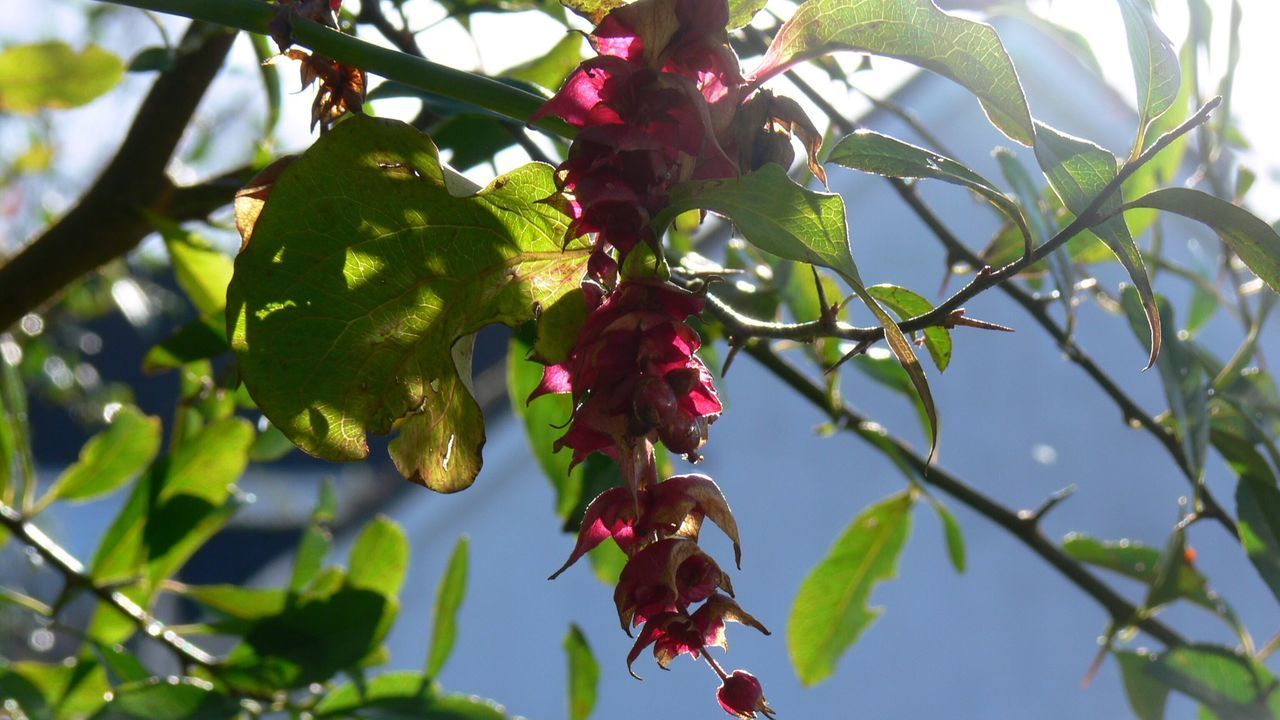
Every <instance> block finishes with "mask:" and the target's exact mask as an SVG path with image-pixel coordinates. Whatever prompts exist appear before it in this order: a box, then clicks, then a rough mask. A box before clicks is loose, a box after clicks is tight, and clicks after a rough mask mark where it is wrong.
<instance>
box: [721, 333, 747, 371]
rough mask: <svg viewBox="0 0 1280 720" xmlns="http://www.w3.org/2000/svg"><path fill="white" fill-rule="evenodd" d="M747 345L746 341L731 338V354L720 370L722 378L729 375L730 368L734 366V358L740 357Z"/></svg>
mask: <svg viewBox="0 0 1280 720" xmlns="http://www.w3.org/2000/svg"><path fill="white" fill-rule="evenodd" d="M746 344H747V343H746V341H745V340H742V341H740V340H738V339H737V338H735V337H733V336H730V337H729V353H728V354H727V355H725V358H724V367H722V368H720V377H721V378H723V377H724V376H725V375H727V374H728V373H729V366H730V365H732V364H733V360H734V358H736V357H738V353H739V352H742V348H743V347H745V346H746Z"/></svg>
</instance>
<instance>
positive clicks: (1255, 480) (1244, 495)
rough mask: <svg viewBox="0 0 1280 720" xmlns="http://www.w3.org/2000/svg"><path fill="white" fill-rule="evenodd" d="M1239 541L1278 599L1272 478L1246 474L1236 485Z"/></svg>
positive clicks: (1278, 508)
mask: <svg viewBox="0 0 1280 720" xmlns="http://www.w3.org/2000/svg"><path fill="white" fill-rule="evenodd" d="M1236 511H1237V513H1238V514H1239V516H1240V520H1239V525H1238V526H1239V530H1240V542H1241V543H1242V544H1243V545H1244V549H1245V552H1247V553H1248V554H1249V560H1250V561H1251V562H1252V563H1253V566H1254V567H1255V568H1257V570H1258V574H1259V575H1261V576H1262V579H1263V580H1264V581H1265V582H1266V584H1267V587H1269V588H1271V592H1272V593H1274V594H1275V596H1276V598H1277V599H1280V489H1277V488H1276V485H1275V483H1274V478H1264V477H1262V476H1261V475H1258V474H1256V473H1246V474H1244V475H1242V476H1241V477H1240V483H1239V484H1238V485H1237V486H1236Z"/></svg>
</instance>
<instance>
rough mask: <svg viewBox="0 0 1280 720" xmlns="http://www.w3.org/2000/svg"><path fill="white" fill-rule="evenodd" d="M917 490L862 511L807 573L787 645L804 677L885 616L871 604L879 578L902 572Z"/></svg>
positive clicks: (823, 672) (815, 675) (829, 668)
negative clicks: (901, 556)
mask: <svg viewBox="0 0 1280 720" xmlns="http://www.w3.org/2000/svg"><path fill="white" fill-rule="evenodd" d="M913 504H914V499H913V496H912V495H911V493H902V494H900V495H895V496H893V497H891V498H889V499H887V500H884V501H881V502H880V503H878V504H876V505H873V506H872V507H870V508H868V509H867V510H866V511H865V512H863V513H862V514H861V515H859V516H858V518H857V520H855V521H854V523H853V525H851V526H849V528H848V529H847V530H845V532H844V534H843V535H841V536H840V539H839V540H836V544H835V546H833V547H832V548H831V552H830V553H828V554H827V556H826V557H825V558H823V560H822V562H821V563H819V564H818V566H817V567H816V568H814V569H813V572H811V573H809V577H807V578H805V581H804V584H803V585H801V586H800V592H799V593H798V594H797V595H796V600H795V604H794V605H793V606H792V608H791V618H790V620H789V621H788V623H787V647H788V648H789V649H790V651H791V663H792V665H793V666H795V669H796V674H797V675H798V676H799V677H800V682H802V683H804V684H805V685H814V684H816V683H819V682H821V681H823V680H825V679H826V678H827V677H829V676H830V675H831V673H833V672H834V671H835V668H836V663H837V661H838V660H839V659H840V656H841V655H843V654H844V652H845V651H846V650H848V649H849V647H850V646H852V645H853V643H855V642H857V640H858V637H859V636H861V635H862V633H863V631H864V630H866V629H867V627H869V626H870V625H871V623H872V622H874V621H875V619H876V618H877V617H879V616H880V613H881V610H880V609H879V608H872V607H868V606H867V600H868V599H869V598H870V596H871V591H872V589H873V588H874V587H875V586H876V584H877V583H879V582H881V581H883V580H887V579H889V578H891V577H893V576H894V574H895V573H897V567H898V555H899V554H900V553H901V552H902V546H903V544H904V543H905V542H906V539H907V535H908V534H910V530H911V506H912V505H913Z"/></svg>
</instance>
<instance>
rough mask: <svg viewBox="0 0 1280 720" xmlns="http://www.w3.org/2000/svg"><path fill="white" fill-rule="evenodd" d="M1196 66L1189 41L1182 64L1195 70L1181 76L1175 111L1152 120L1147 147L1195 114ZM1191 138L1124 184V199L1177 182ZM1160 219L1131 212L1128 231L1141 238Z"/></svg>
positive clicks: (1161, 154) (1144, 211)
mask: <svg viewBox="0 0 1280 720" xmlns="http://www.w3.org/2000/svg"><path fill="white" fill-rule="evenodd" d="M1196 62H1197V60H1196V57H1195V44H1194V43H1193V42H1191V41H1190V40H1188V41H1187V42H1186V43H1185V44H1184V45H1183V46H1182V53H1181V54H1180V55H1179V64H1180V65H1181V66H1182V67H1183V68H1192V69H1191V70H1189V71H1187V72H1184V73H1183V74H1182V83H1181V86H1180V87H1179V88H1178V96H1177V97H1176V98H1174V100H1173V105H1172V107H1170V108H1169V109H1168V110H1166V111H1165V112H1164V113H1163V114H1161V115H1160V117H1158V118H1155V119H1154V120H1152V121H1151V125H1150V126H1148V127H1147V135H1146V138H1145V140H1144V142H1145V143H1146V145H1147V147H1150V146H1151V143H1153V142H1155V140H1156V139H1157V138H1159V137H1160V136H1161V135H1164V134H1165V133H1167V132H1169V131H1170V130H1173V129H1174V128H1176V127H1178V126H1179V125H1181V124H1182V123H1183V122H1185V121H1186V119H1187V118H1188V117H1190V116H1191V113H1192V112H1194V111H1195V107H1194V105H1193V103H1194V102H1195V98H1196V73H1195V71H1194V67H1195V64H1196ZM1189 138H1190V134H1187V135H1182V136H1180V137H1178V138H1177V139H1176V140H1174V141H1173V142H1171V143H1169V144H1168V145H1166V146H1165V148H1164V149H1163V150H1161V151H1160V152H1159V153H1157V154H1156V156H1155V157H1153V158H1151V159H1150V160H1148V161H1147V162H1146V163H1144V164H1143V165H1142V167H1140V168H1138V169H1137V170H1135V171H1134V173H1133V175H1131V176H1129V179H1128V180H1126V181H1125V183H1124V196H1125V198H1126V199H1132V198H1139V197H1142V196H1143V195H1146V194H1147V193H1149V192H1151V191H1152V190H1155V189H1156V188H1158V187H1161V186H1164V185H1169V184H1171V183H1173V182H1175V181H1176V180H1177V178H1178V174H1179V172H1181V170H1182V161H1183V159H1184V158H1185V157H1186V154H1187V145H1188V143H1189V142H1190V139H1189ZM1143 149H1146V148H1143ZM1159 215H1160V213H1158V212H1156V211H1154V210H1147V209H1141V210H1131V211H1129V212H1126V213H1125V214H1124V219H1125V222H1126V223H1128V225H1129V231H1130V232H1131V233H1133V236H1134V237H1139V236H1141V235H1142V234H1143V233H1144V232H1146V231H1147V230H1149V229H1150V228H1151V226H1152V225H1154V224H1155V221H1156V218H1157V217H1159Z"/></svg>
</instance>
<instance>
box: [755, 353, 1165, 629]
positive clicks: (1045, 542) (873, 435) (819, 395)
mask: <svg viewBox="0 0 1280 720" xmlns="http://www.w3.org/2000/svg"><path fill="white" fill-rule="evenodd" d="M746 352H747V354H748V355H750V356H751V357H753V358H755V359H756V360H757V361H758V362H759V363H760V364H761V365H763V366H764V367H765V369H767V370H768V371H769V372H770V373H772V374H773V375H774V377H776V378H778V379H779V380H781V381H782V382H783V383H785V384H786V385H787V386H788V387H790V388H791V389H792V390H794V391H796V393H797V394H799V395H800V396H801V397H803V398H805V399H806V400H808V401H809V402H810V403H812V404H813V405H815V406H817V407H818V408H819V409H821V410H823V411H824V412H826V413H828V414H830V415H831V417H832V418H833V419H835V420H836V421H837V425H838V426H839V427H841V428H843V429H845V430H848V431H850V432H852V433H854V434H855V435H857V436H858V437H860V438H862V439H863V440H866V441H867V442H869V443H871V444H872V445H874V446H876V447H877V448H878V449H881V450H891V451H892V453H893V454H894V456H895V457H896V459H898V460H900V461H902V462H904V463H905V464H906V465H907V466H909V467H910V468H911V469H912V470H913V471H914V472H915V473H916V475H917V476H918V478H919V480H920V481H922V482H924V483H926V484H929V485H932V486H933V487H936V488H937V489H939V490H941V491H942V492H944V493H946V494H947V495H950V496H951V497H952V498H954V499H955V500H956V501H958V502H960V503H962V504H964V505H965V506H967V507H969V508H970V509H972V510H974V511H975V512H977V513H979V514H980V515H982V516H983V517H985V518H986V519H988V520H990V521H991V522H993V523H995V524H996V525H999V526H1000V527H1001V528H1003V529H1004V530H1005V531H1007V532H1008V533H1009V534H1011V535H1013V536H1014V537H1015V538H1017V539H1018V540H1019V541H1020V542H1021V543H1022V544H1023V545H1026V546H1027V547H1028V548H1029V549H1030V550H1031V551H1032V552H1034V553H1035V554H1036V555H1039V556H1040V558H1041V559H1043V560H1045V561H1046V562H1048V563H1049V564H1050V565H1052V566H1053V568H1054V569H1055V570H1057V571H1058V572H1059V573H1060V574H1061V575H1062V576H1063V577H1065V578H1066V579H1067V580H1069V581H1070V582H1071V583H1072V584H1073V585H1075V586H1076V587H1078V588H1079V589H1080V590H1081V591H1083V592H1084V593H1085V594H1087V595H1089V596H1090V597H1091V598H1093V599H1094V600H1095V601H1097V603H1098V604H1099V605H1101V606H1102V608H1103V609H1104V610H1106V611H1107V614H1108V615H1109V616H1110V618H1111V620H1112V621H1114V622H1116V623H1118V624H1123V625H1128V624H1132V623H1134V622H1135V618H1139V619H1137V620H1136V624H1137V626H1138V627H1139V628H1141V629H1142V631H1143V632H1146V633H1147V634H1148V635H1150V636H1151V637H1153V638H1155V639H1157V640H1159V641H1160V642H1162V643H1164V644H1165V645H1167V646H1169V647H1177V646H1180V645H1185V644H1186V640H1185V639H1184V638H1183V637H1182V636H1181V635H1180V634H1179V633H1178V632H1177V631H1176V630H1174V629H1173V628H1171V627H1169V626H1168V625H1165V624H1164V623H1162V622H1160V621H1159V620H1156V619H1155V618H1150V617H1147V618H1140V616H1139V614H1138V608H1137V607H1136V606H1135V605H1133V604H1132V603H1130V602H1129V601H1128V600H1126V599H1125V598H1124V597H1122V596H1121V595H1120V594H1119V593H1117V592H1116V591H1115V590H1112V589H1111V587H1110V586H1108V585H1107V584H1106V583H1104V582H1103V581H1102V580H1100V579H1099V578H1098V577H1097V576H1096V575H1094V574H1093V573H1091V572H1089V570H1087V569H1086V568H1085V567H1084V566H1083V565H1081V564H1080V563H1079V562H1077V561H1075V560H1074V559H1072V558H1071V557H1069V556H1068V555H1067V554H1066V553H1064V552H1062V550H1061V549H1060V548H1058V546H1057V545H1055V544H1054V543H1053V542H1052V541H1050V540H1049V539H1048V538H1047V537H1046V536H1045V535H1044V533H1043V532H1041V530H1040V528H1039V526H1038V522H1037V521H1036V519H1035V518H1034V517H1032V516H1030V515H1028V516H1025V517H1024V516H1020V515H1019V514H1018V513H1016V512H1014V511H1012V510H1009V509H1008V508H1006V507H1004V506H1003V505H1001V504H1000V503H998V502H996V501H995V500H993V499H991V498H989V497H987V496H986V495H983V494H982V493H981V492H979V491H977V490H976V489H974V488H973V487H971V486H969V485H968V484H966V483H965V482H964V481H962V480H960V479H959V478H957V477H955V476H954V475H952V474H950V473H948V472H947V471H946V470H943V469H942V468H940V467H938V466H937V464H932V465H931V464H930V463H929V462H928V461H927V460H926V459H925V458H923V457H921V456H920V455H919V454H917V453H916V452H915V451H914V450H912V449H911V447H910V446H909V445H907V444H906V443H905V442H904V441H902V440H900V439H898V438H895V437H893V436H891V435H889V434H887V433H886V432H885V431H884V430H883V428H881V427H880V426H879V425H877V424H875V423H872V422H870V421H869V420H868V419H867V418H865V417H863V416H862V415H860V414H859V413H857V412H856V411H854V410H853V409H852V408H850V407H849V406H847V405H844V404H837V405H835V406H832V405H831V404H829V403H830V399H829V397H828V394H827V391H826V390H825V389H824V388H823V387H822V386H821V385H819V384H818V383H816V382H814V381H813V380H811V379H809V378H808V377H806V376H805V375H804V374H803V373H802V372H800V371H799V370H798V369H796V368H795V367H794V366H793V365H791V363H789V362H787V361H786V360H784V359H782V358H781V357H780V356H778V354H777V353H776V352H774V350H773V349H772V348H770V347H769V346H768V344H767V343H766V342H765V341H761V340H756V341H753V342H750V343H748V344H747V346H746Z"/></svg>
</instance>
